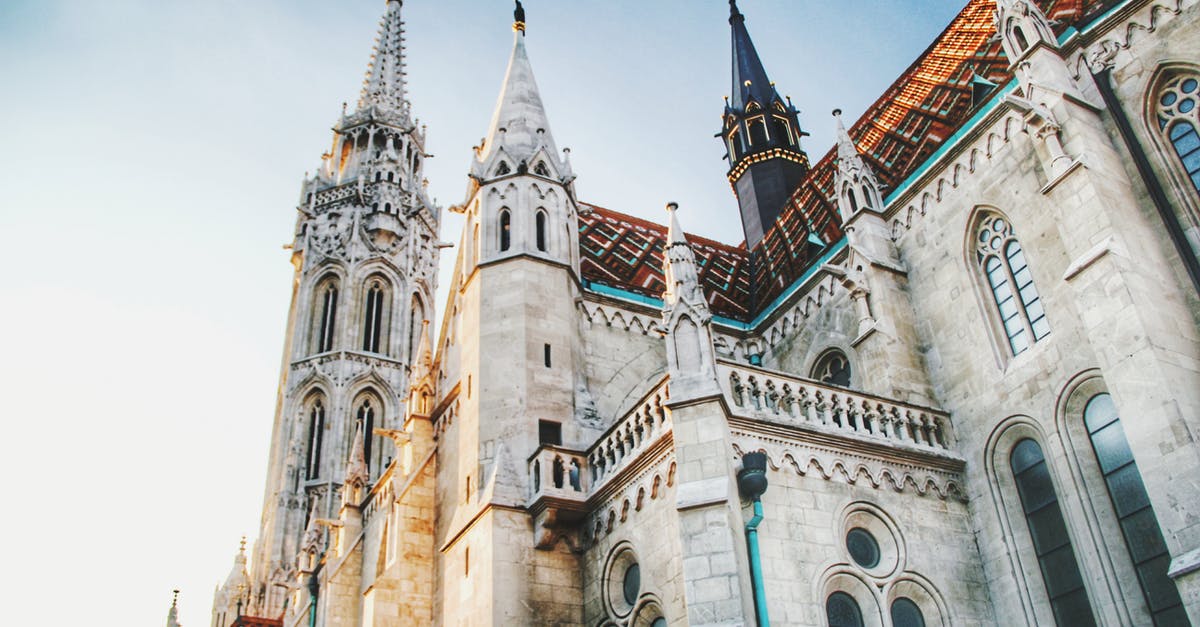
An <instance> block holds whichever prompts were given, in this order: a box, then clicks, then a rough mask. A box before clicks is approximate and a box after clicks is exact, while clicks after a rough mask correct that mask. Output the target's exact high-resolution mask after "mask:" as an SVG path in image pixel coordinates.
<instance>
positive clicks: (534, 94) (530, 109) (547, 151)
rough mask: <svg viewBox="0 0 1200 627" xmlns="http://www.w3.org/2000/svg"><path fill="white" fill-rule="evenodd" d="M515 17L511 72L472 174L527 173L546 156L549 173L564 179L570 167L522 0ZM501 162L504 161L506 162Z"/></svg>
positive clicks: (480, 175)
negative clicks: (533, 58) (543, 88)
mask: <svg viewBox="0 0 1200 627" xmlns="http://www.w3.org/2000/svg"><path fill="white" fill-rule="evenodd" d="M514 17H515V18H516V20H517V21H516V22H515V23H514V24H513V49H512V55H511V57H510V58H509V61H508V71H507V72H506V73H505V75H504V85H503V86H502V87H501V89H500V97H499V98H498V99H497V100H496V109H495V112H494V113H493V114H492V122H491V125H490V126H489V127H488V134H487V137H486V138H485V139H484V143H483V145H482V146H480V147H478V149H477V151H476V159H475V164H474V166H473V167H472V175H473V176H475V177H476V178H477V179H484V178H491V177H492V176H494V175H497V174H499V175H504V174H508V173H517V174H524V173H525V170H527V169H532V168H533V167H534V165H533V164H534V160H535V159H536V158H538V156H539V155H542V156H543V157H544V158H545V160H546V161H547V162H548V163H547V167H548V168H549V170H550V172H547V174H548V175H551V176H552V175H553V174H558V175H559V176H558V177H555V178H560V177H562V176H565V175H566V174H567V170H568V169H569V168H568V166H567V165H566V163H565V162H564V161H563V159H562V157H560V156H559V154H558V149H557V147H556V146H555V144H554V135H553V134H552V133H551V132H550V121H549V120H548V119H547V117H546V109H545V107H544V106H543V105H542V95H541V92H540V91H539V90H538V85H537V80H535V79H534V76H533V66H532V65H531V64H530V62H529V55H528V53H527V52H526V51H525V21H524V19H525V11H524V9H523V8H522V7H521V5H520V3H519V2H518V3H517V10H516V12H515V15H514ZM498 161H504V164H500V163H497V162H498Z"/></svg>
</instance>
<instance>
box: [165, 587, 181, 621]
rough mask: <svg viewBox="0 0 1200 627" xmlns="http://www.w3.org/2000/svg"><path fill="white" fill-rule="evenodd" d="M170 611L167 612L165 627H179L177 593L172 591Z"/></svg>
mask: <svg viewBox="0 0 1200 627" xmlns="http://www.w3.org/2000/svg"><path fill="white" fill-rule="evenodd" d="M171 592H172V594H174V596H173V597H171V609H169V610H167V627H180V625H179V591H178V590H172V591H171Z"/></svg>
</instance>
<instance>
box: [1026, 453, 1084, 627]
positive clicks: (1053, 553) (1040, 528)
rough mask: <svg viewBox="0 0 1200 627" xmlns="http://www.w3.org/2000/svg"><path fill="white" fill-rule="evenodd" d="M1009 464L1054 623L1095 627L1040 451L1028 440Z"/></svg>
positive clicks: (1047, 468)
mask: <svg viewBox="0 0 1200 627" xmlns="http://www.w3.org/2000/svg"><path fill="white" fill-rule="evenodd" d="M1009 462H1010V465H1011V466H1012V472H1013V479H1014V480H1015V481H1016V484H1017V493H1018V494H1019V495H1020V498H1021V507H1022V509H1023V511H1024V512H1025V522H1027V523H1028V524H1029V535H1030V536H1032V537H1033V549H1034V551H1035V552H1036V553H1037V558H1038V566H1039V567H1040V568H1041V571H1042V582H1043V583H1044V584H1045V586H1046V594H1047V595H1048V596H1049V597H1050V608H1051V609H1052V610H1053V611H1054V621H1055V623H1056V624H1057V625H1058V626H1059V627H1076V626H1081V627H1086V626H1090V625H1095V624H1096V619H1095V618H1094V617H1093V616H1092V607H1091V605H1090V604H1089V603H1088V598H1087V591H1086V590H1084V587H1083V577H1081V576H1080V574H1079V565H1078V562H1076V560H1075V551H1074V550H1073V549H1072V548H1071V537H1070V535H1068V533H1067V524H1066V521H1065V520H1063V515H1062V509H1061V508H1059V506H1058V495H1057V494H1056V493H1055V492H1054V482H1053V481H1052V480H1051V479H1050V469H1049V467H1047V466H1046V458H1045V456H1044V455H1042V447H1040V446H1038V443H1037V442H1034V441H1033V440H1031V439H1028V438H1026V439H1024V440H1021V441H1020V442H1017V444H1016V446H1014V447H1013V450H1012V458H1011V459H1010V460H1009Z"/></svg>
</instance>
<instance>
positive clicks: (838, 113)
mask: <svg viewBox="0 0 1200 627" xmlns="http://www.w3.org/2000/svg"><path fill="white" fill-rule="evenodd" d="M833 117H835V118H840V117H842V110H841V109H834V110H833Z"/></svg>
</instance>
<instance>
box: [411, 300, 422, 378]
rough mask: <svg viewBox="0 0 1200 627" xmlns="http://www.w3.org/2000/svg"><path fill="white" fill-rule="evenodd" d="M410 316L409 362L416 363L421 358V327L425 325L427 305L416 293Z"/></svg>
mask: <svg viewBox="0 0 1200 627" xmlns="http://www.w3.org/2000/svg"><path fill="white" fill-rule="evenodd" d="M408 316H409V318H408V362H409V363H410V364H414V363H416V362H417V360H418V359H420V358H421V356H420V355H418V354H417V349H418V348H419V347H420V346H421V329H422V328H423V327H424V326H425V307H424V306H422V305H421V299H419V298H417V296H416V295H415V294H414V295H413V298H412V308H411V310H410V311H409V314H408Z"/></svg>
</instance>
